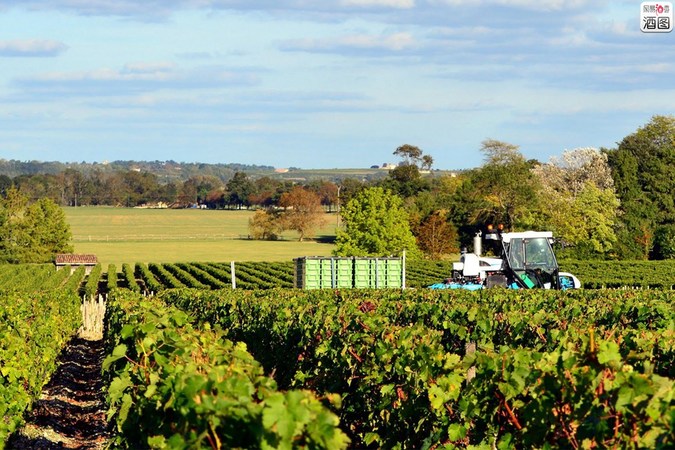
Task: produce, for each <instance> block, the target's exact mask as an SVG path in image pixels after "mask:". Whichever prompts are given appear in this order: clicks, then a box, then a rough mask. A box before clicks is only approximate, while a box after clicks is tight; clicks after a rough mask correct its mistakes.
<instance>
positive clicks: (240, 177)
mask: <svg viewBox="0 0 675 450" xmlns="http://www.w3.org/2000/svg"><path fill="white" fill-rule="evenodd" d="M225 189H226V196H225V197H226V199H225V201H226V203H228V204H229V205H235V206H236V207H237V209H241V208H242V207H243V206H250V204H251V202H250V200H249V196H250V195H251V194H253V192H254V186H253V182H252V181H251V180H250V179H249V178H248V175H246V174H245V173H244V172H237V173H235V174H234V176H233V177H232V179H231V180H230V181H228V182H227V184H226V185H225Z"/></svg>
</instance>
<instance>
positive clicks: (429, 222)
mask: <svg viewBox="0 0 675 450" xmlns="http://www.w3.org/2000/svg"><path fill="white" fill-rule="evenodd" d="M417 245H418V246H419V248H420V250H422V251H423V252H424V254H425V255H426V256H427V257H429V258H431V259H441V258H442V257H443V256H444V255H449V254H451V253H457V252H459V247H458V243H457V229H456V228H455V226H454V225H453V224H452V223H450V222H449V221H448V220H447V211H443V210H441V211H434V212H433V213H431V214H430V215H429V216H428V217H427V218H426V219H425V220H424V221H423V222H422V224H421V225H420V226H419V228H418V230H417Z"/></svg>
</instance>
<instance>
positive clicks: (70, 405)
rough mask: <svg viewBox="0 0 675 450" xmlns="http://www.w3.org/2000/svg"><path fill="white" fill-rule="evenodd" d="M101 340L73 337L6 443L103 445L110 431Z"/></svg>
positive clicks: (48, 446) (76, 446) (35, 446)
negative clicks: (37, 397) (19, 426)
mask: <svg viewBox="0 0 675 450" xmlns="http://www.w3.org/2000/svg"><path fill="white" fill-rule="evenodd" d="M103 358H104V345H103V341H102V340H93V341H92V340H86V339H83V338H81V337H75V338H73V339H72V340H71V341H70V342H69V343H68V345H67V346H66V348H65V349H64V350H63V352H62V353H61V355H60V356H59V359H58V363H59V365H58V368H57V370H56V372H55V373H54V375H53V376H52V378H51V380H50V381H49V383H48V384H47V385H46V386H45V387H44V389H43V390H42V395H41V396H40V399H39V400H37V401H36V402H35V404H34V405H33V406H32V408H31V409H30V410H29V411H28V412H27V413H26V416H25V419H26V425H25V426H24V427H23V428H22V429H20V430H19V431H18V432H17V433H15V434H14V435H13V436H12V437H11V438H10V439H9V441H8V443H7V444H8V448H10V449H102V448H104V447H105V444H106V441H107V439H108V437H109V436H110V429H109V425H108V423H107V421H106V410H107V407H106V403H105V394H104V391H103V388H104V385H103V379H102V377H101V363H102V362H103Z"/></svg>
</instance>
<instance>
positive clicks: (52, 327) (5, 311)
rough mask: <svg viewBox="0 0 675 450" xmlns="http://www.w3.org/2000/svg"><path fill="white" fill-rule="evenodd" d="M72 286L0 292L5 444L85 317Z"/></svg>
mask: <svg viewBox="0 0 675 450" xmlns="http://www.w3.org/2000/svg"><path fill="white" fill-rule="evenodd" d="M79 307H80V300H79V297H78V296H77V294H76V293H75V292H73V291H71V292H65V291H56V292H48V293H32V294H25V293H11V294H8V293H0V447H3V446H4V442H5V441H6V440H7V438H8V436H9V435H10V434H11V433H12V432H13V431H14V430H15V429H16V428H17V427H18V425H19V424H20V423H21V422H22V416H23V412H24V410H25V409H26V408H27V407H28V406H29V405H30V404H31V403H32V402H33V401H34V400H36V399H37V397H38V396H39V394H40V391H41V388H42V386H43V385H44V384H45V383H46V382H47V380H49V377H50V375H51V374H52V373H53V372H54V370H55V369H56V358H57V356H58V355H59V353H60V351H61V349H62V348H63V346H64V345H65V343H66V342H67V340H68V339H69V338H70V337H71V336H72V335H73V333H75V331H76V330H77V328H78V326H79V325H80V322H81V316H80V308H79Z"/></svg>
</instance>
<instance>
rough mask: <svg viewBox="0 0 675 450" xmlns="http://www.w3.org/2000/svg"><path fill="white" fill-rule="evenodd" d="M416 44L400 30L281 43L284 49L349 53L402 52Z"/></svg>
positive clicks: (410, 35) (408, 35) (410, 36)
mask: <svg viewBox="0 0 675 450" xmlns="http://www.w3.org/2000/svg"><path fill="white" fill-rule="evenodd" d="M415 46H416V43H415V39H414V37H413V36H412V34H410V33H405V32H400V33H392V34H388V35H380V36H376V35H370V34H353V35H347V36H341V37H337V38H331V39H299V40H293V41H286V42H284V43H282V44H281V48H282V50H288V51H307V52H326V53H348V52H350V51H357V52H358V51H371V50H378V51H385V52H400V51H403V50H408V49H411V48H414V47H415Z"/></svg>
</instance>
